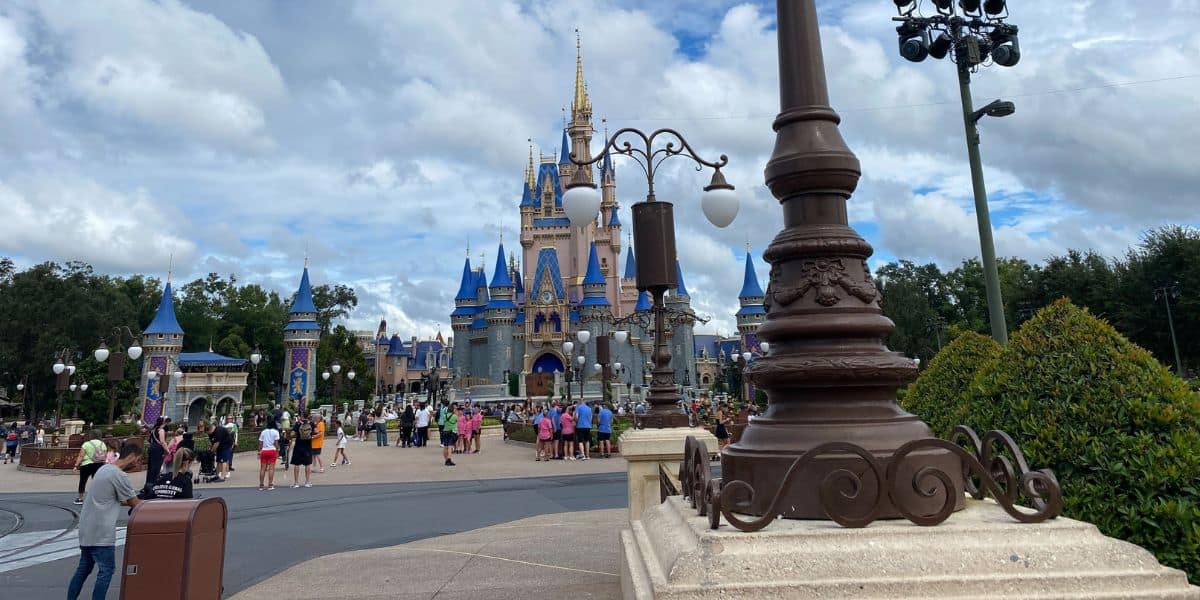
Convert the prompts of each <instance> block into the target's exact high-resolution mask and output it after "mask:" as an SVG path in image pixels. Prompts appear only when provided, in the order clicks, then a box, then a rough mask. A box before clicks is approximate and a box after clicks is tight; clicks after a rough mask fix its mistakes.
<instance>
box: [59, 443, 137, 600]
mask: <svg viewBox="0 0 1200 600" xmlns="http://www.w3.org/2000/svg"><path fill="white" fill-rule="evenodd" d="M118 456H119V458H118V459H117V462H115V463H113V464H109V465H104V466H103V467H100V470H99V471H96V475H95V477H94V478H93V479H92V485H91V487H89V488H88V491H87V497H86V498H84V500H83V511H82V512H80V513H79V566H78V567H77V568H76V569H75V574H74V575H73V576H71V585H70V586H69V587H68V588H67V600H77V599H78V598H79V593H80V592H81V591H83V582H84V581H85V580H87V578H88V575H91V573H92V567H93V566H96V565H99V567H100V568H99V570H97V572H96V585H95V587H94V588H93V589H92V600H103V598H104V597H105V596H107V595H108V585H109V583H111V582H112V577H113V570H114V569H115V567H116V558H115V556H114V547H115V546H116V544H117V516H118V515H119V514H120V510H121V506H129V507H134V506H137V505H138V504H139V503H140V502H141V500H139V499H138V497H137V492H136V491H135V490H134V489H133V485H131V484H130V483H129V477H128V476H126V475H125V472H126V471H131V470H133V469H134V468H136V467H137V465H138V463H139V462H140V461H141V460H142V449H141V448H140V447H139V446H136V445H134V444H124V445H122V446H121V450H120V451H119V452H118Z"/></svg>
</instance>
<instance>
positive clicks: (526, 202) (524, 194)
mask: <svg viewBox="0 0 1200 600" xmlns="http://www.w3.org/2000/svg"><path fill="white" fill-rule="evenodd" d="M526 206H532V207H534V208H537V201H536V200H534V199H533V188H530V187H529V182H528V181H526V182H522V183H521V207H522V208H524V207H526Z"/></svg>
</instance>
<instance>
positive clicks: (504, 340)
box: [484, 242, 517, 381]
mask: <svg viewBox="0 0 1200 600" xmlns="http://www.w3.org/2000/svg"><path fill="white" fill-rule="evenodd" d="M504 259H505V256H504V242H501V243H500V248H499V250H498V251H497V252H496V270H495V271H494V272H493V273H492V285H491V287H490V288H489V290H490V292H491V298H490V299H489V300H488V303H487V304H486V305H485V307H484V311H485V312H484V316H485V318H486V319H487V329H488V335H487V338H488V342H487V345H486V348H487V356H488V358H487V371H486V372H487V374H488V379H490V380H492V381H501V380H502V379H503V378H504V377H503V375H504V370H505V369H506V368H510V367H508V365H511V364H512V362H513V327H514V322H515V321H516V318H517V305H516V303H515V302H513V299H514V297H515V295H516V286H515V285H513V281H512V274H511V273H510V272H509V270H508V265H507V264H506V263H505V262H504Z"/></svg>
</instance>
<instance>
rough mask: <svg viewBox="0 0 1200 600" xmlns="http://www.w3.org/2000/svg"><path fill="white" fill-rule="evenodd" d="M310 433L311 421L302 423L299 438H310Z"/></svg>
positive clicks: (311, 428) (311, 430)
mask: <svg viewBox="0 0 1200 600" xmlns="http://www.w3.org/2000/svg"><path fill="white" fill-rule="evenodd" d="M312 433H313V426H312V423H304V424H303V425H301V426H300V439H301V440H311V439H312Z"/></svg>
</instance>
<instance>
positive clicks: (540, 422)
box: [533, 407, 554, 462]
mask: <svg viewBox="0 0 1200 600" xmlns="http://www.w3.org/2000/svg"><path fill="white" fill-rule="evenodd" d="M534 421H535V422H534V425H535V426H536V427H537V432H538V434H537V457H536V458H534V459H533V460H534V462H537V461H539V460H546V461H549V460H550V458H551V457H552V455H553V453H554V448H553V446H554V419H552V418H551V417H550V409H549V408H548V407H542V414H540V415H538V416H536V417H534ZM543 457H544V458H543Z"/></svg>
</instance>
